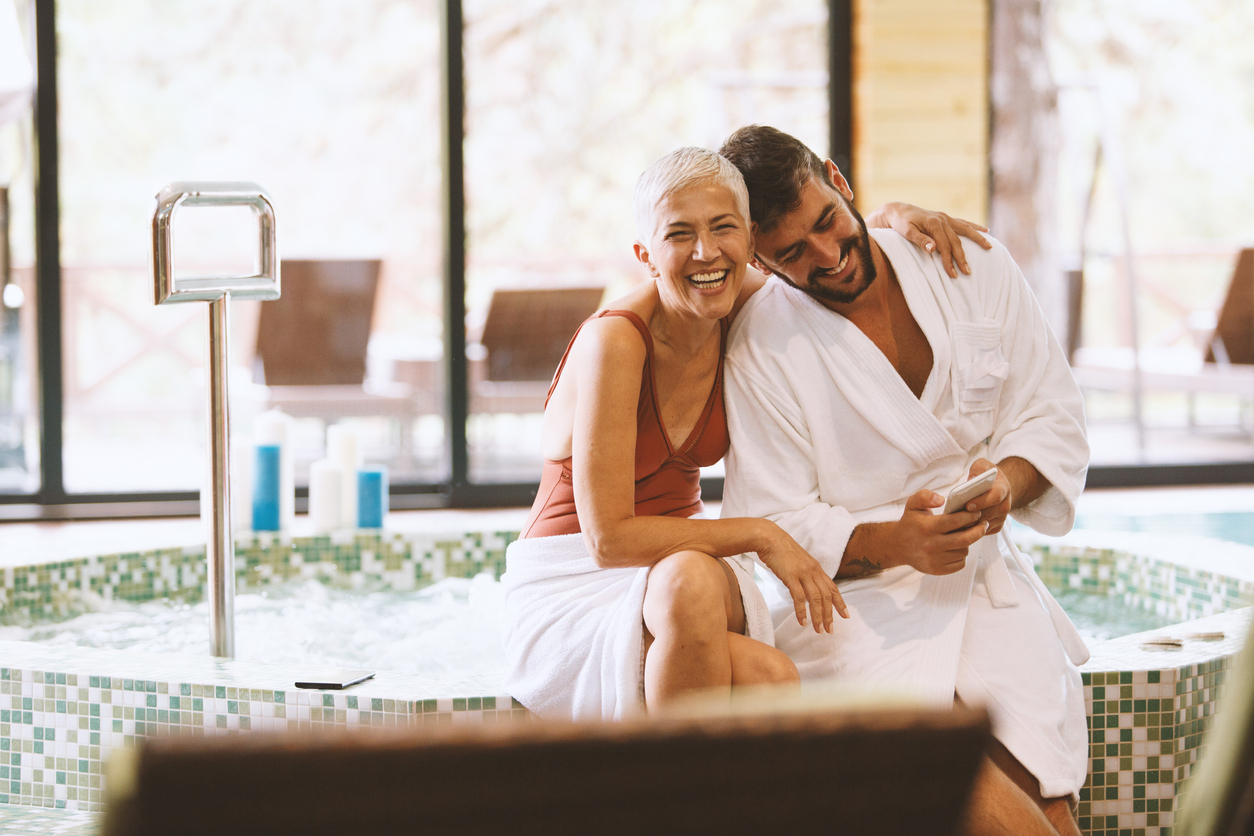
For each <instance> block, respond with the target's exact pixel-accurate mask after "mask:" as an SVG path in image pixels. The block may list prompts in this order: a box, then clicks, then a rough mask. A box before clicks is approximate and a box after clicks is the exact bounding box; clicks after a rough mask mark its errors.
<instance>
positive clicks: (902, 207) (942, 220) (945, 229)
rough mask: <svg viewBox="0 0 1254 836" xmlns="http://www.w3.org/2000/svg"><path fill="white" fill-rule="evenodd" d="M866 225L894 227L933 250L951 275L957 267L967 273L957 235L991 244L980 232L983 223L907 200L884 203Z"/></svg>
mask: <svg viewBox="0 0 1254 836" xmlns="http://www.w3.org/2000/svg"><path fill="white" fill-rule="evenodd" d="M866 225H867V226H868V227H881V228H884V229H893V230H896V231H897V232H899V233H901V234H902V236H904V237H905V239H906V240H907V241H909V242H910V243H912V244H914V245H915V246H916V247H921V248H923V249H925V250H927V251H928V252H929V253H930V252H933V251H935V252H936V254H937V255H939V256H940V259H941V263H942V264H944V265H945V272H947V273H949V277H950V278H951V279H953V278H957V277H958V270H961V271H962V272H963V273H966V274H968V275H969V274H970V273H971V268H970V267H968V266H967V259H966V257H965V256H964V255H963V253H962V242H961V241H959V240H958V236H959V235H961V236H963V237H965V238H970V239H971V240H972V241H974V242H975V243H977V244H979V245H980V246H981V247H983V248H984V249H986V250H988V249H992V246H993V245H992V244H990V243H989V242H988V241H987V240H986V239H985V238H984V236H983V235H981V234H980V233H981V232H988V228H987V227H983V226H980V225H979V224H976V223H971V221H964V220H962V219H961V218H951V217H950V216H949V215H946V214H945V213H944V212H929V211H928V210H926V209H920V208H919V207H918V206H912V205H910V204H909V203H896V202H894V203H885V204H884V205H883V206H881V207H879V208H878V209H876V210H875V211H874V212H872V213H871V214H869V215H867V216H866Z"/></svg>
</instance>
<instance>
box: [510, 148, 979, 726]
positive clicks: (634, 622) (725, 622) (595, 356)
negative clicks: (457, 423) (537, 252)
mask: <svg viewBox="0 0 1254 836" xmlns="http://www.w3.org/2000/svg"><path fill="white" fill-rule="evenodd" d="M635 210H636V224H637V232H638V235H639V240H638V241H637V243H636V245H635V252H636V257H637V258H638V259H639V260H640V261H641V262H642V263H643V264H644V265H645V266H646V267H647V268H648V269H649V272H650V274H651V275H652V276H653V281H651V282H647V283H645V284H643V285H641V286H640V287H638V288H636V289H635V290H634V291H632V292H631V293H629V294H628V295H626V296H624V297H623V298H621V299H619V300H617V301H616V302H614V303H613V304H612V305H610V307H609V309H607V310H605V311H602V312H601V314H599V315H598V316H596V317H593V318H592V319H589V320H588V321H587V322H585V323H584V324H583V325H582V326H581V328H580V330H579V331H578V332H577V333H576V335H575V337H574V338H573V339H572V341H571V345H570V347H569V348H568V349H567V352H566V356H565V357H563V359H562V363H561V365H560V366H559V367H558V370H557V373H556V374H555V375H554V378H553V384H552V386H551V387H550V389H549V397H548V400H547V401H546V406H545V414H544V424H543V430H542V438H541V452H542V454H543V456H544V459H545V465H544V473H543V476H542V479H541V483H540V490H539V493H538V494H537V496H536V501H535V504H534V506H533V507H532V511H531V515H530V517H529V518H528V520H527V524H526V526H525V527H524V530H523V532H522V538H521V539H520V540H518V541H516V542H515V543H513V544H512V545H511V546H510V548H509V551H508V553H507V572H506V574H505V577H504V578H503V581H504V583H505V587H506V595H507V597H506V625H507V627H506V649H507V656H508V658H509V665H510V670H509V672H508V674H507V678H506V690H507V691H508V693H510V694H511V695H513V696H514V697H515V698H516V699H518V700H519V701H520V702H521V703H522V704H523V705H525V706H526V707H527V708H529V709H531V710H532V711H533V712H534V713H536V714H537V715H539V716H541V717H565V718H574V719H584V718H597V719H599V718H605V719H610V718H620V717H622V716H625V715H629V714H633V713H636V712H639V711H640V710H641V709H643V708H645V707H646V706H647V707H649V708H656V707H658V706H660V705H664V704H665V703H666V702H668V701H670V700H672V699H674V698H675V697H677V696H679V695H681V694H683V693H684V692H686V691H692V690H696V689H702V688H712V687H722V688H727V687H728V686H731V685H749V684H762V683H790V682H792V683H795V682H797V681H798V677H797V670H796V668H795V667H794V666H793V664H792V662H791V661H790V660H789V659H788V658H787V657H786V656H785V655H784V654H783V653H781V652H780V651H778V650H776V649H775V648H774V647H773V646H772V642H773V634H772V628H771V622H770V618H769V613H768V611H767V608H766V603H765V601H764V600H763V599H762V595H761V593H760V592H759V591H758V589H757V587H756V586H755V584H754V583H753V565H752V563H751V562H750V561H748V560H746V559H744V558H741V561H736V560H730V559H729V558H732V557H734V556H737V555H743V554H745V553H747V552H755V553H757V555H758V557H759V558H760V560H761V561H762V563H763V564H764V565H765V566H766V567H767V568H768V569H769V570H770V571H772V572H774V573H775V574H776V576H778V577H779V579H780V580H781V581H782V582H783V583H784V584H785V585H786V586H787V588H788V589H789V591H790V592H791V594H792V597H793V602H794V605H795V607H796V611H797V618H798V620H799V621H800V622H801V623H802V624H807V623H809V624H810V625H812V627H813V629H814V630H816V631H819V630H825V631H828V632H830V631H831V629H832V621H833V617H834V611H837V612H839V613H840V614H841V615H847V613H846V612H845V608H844V603H843V601H842V600H841V597H840V593H839V592H838V591H837V589H836V584H835V583H834V582H833V580H832V579H831V578H830V577H828V576H827V575H826V574H825V573H824V572H823V570H822V568H821V567H820V566H819V564H818V562H817V561H816V560H814V558H812V557H811V556H810V555H809V554H808V553H806V552H805V551H804V550H803V549H802V548H801V547H800V546H798V545H797V543H796V542H795V541H794V540H793V539H792V538H791V537H789V536H788V535H787V534H785V533H784V531H783V530H782V529H780V528H779V527H778V526H776V525H775V524H774V523H772V522H770V521H768V520H762V519H723V520H704V519H699V518H698V516H699V514H700V512H701V497H700V482H699V468H700V467H704V466H708V465H711V464H714V463H715V462H716V461H718V460H719V459H721V458H722V457H723V455H724V453H726V451H727V445H728V439H727V427H726V420H725V415H724V412H723V398H722V362H723V352H724V342H725V339H726V334H727V327H728V324H729V322H730V320H731V317H732V316H733V315H734V312H735V311H736V310H737V309H738V308H739V306H740V305H742V304H743V303H744V301H745V300H746V299H747V298H748V296H749V295H750V294H752V293H753V291H754V290H756V289H757V287H759V286H761V283H762V278H761V277H760V276H756V274H755V278H754V279H747V277H746V273H747V269H748V261H749V259H750V257H751V255H752V253H753V227H752V225H751V224H750V222H749V214H748V212H749V197H748V192H747V190H746V189H745V185H744V180H743V179H742V178H741V176H740V172H739V171H737V170H736V168H735V167H734V166H733V165H732V164H731V163H730V162H728V161H727V160H725V159H724V158H722V157H720V156H719V155H717V154H715V153H714V152H712V151H706V150H704V149H699V148H682V149H680V150H678V151H675V152H673V153H671V154H668V155H667V156H665V157H663V158H662V159H660V160H658V161H657V162H656V163H654V164H653V165H652V166H650V167H649V168H648V169H647V170H646V171H645V172H644V174H642V175H641V177H640V180H639V181H638V182H637V184H636V191H635ZM886 214H892V215H893V220H894V221H895V223H893V224H892V225H893V226H895V227H897V228H899V230H900V231H902V232H903V234H905V233H907V232H908V233H910V237H911V239H912V240H916V241H919V240H920V239H919V236H918V231H917V229H915V228H912V227H911V224H912V223H915V224H918V223H919V221H920V219H921V218H923V219H930V221H931V222H933V223H934V222H935V219H936V218H937V217H940V218H943V217H944V216H932V215H930V214H928V213H923V212H922V211H921V210H918V209H915V208H914V207H905V206H900V205H899V207H898V208H897V209H895V210H893V212H892V213H886ZM873 217H874V216H873ZM868 222H871V219H868ZM883 225H888V224H883ZM944 232H945V233H946V234H951V232H952V231H951V230H948V229H946V230H944ZM942 243H947V242H942ZM958 252H961V249H959V250H958Z"/></svg>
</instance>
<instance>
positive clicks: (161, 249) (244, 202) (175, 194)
mask: <svg viewBox="0 0 1254 836" xmlns="http://www.w3.org/2000/svg"><path fill="white" fill-rule="evenodd" d="M184 206H189V207H190V206H247V207H250V208H251V209H252V210H253V211H254V212H255V213H256V215H257V222H258V224H257V225H258V231H259V236H258V242H257V243H258V248H259V253H260V254H259V258H258V270H259V272H257V273H256V274H254V275H251V276H205V277H186V276H184V277H178V276H175V274H174V265H173V251H174V247H173V229H172V227H173V224H174V216H175V214H176V213H177V212H178V210H179V208H180V207H184ZM152 274H153V287H154V299H155V303H156V304H158V305H169V304H174V303H178V302H208V303H209V421H208V425H209V486H210V513H209V515H208V521H209V526H208V528H209V531H208V546H207V549H206V551H205V557H206V560H207V561H208V568H209V572H208V575H209V577H208V590H207V591H208V595H209V650H210V653H212V654H213V655H214V656H220V657H225V658H232V657H234V656H235V537H234V535H233V533H232V531H231V475H230V469H229V465H230V461H231V456H230V421H229V410H228V404H227V392H228V389H227V363H228V360H229V356H230V355H229V351H228V342H227V337H228V334H229V330H230V329H229V324H230V318H229V313H230V308H229V302H230V300H231V297H232V296H234V297H235V298H236V299H258V300H262V301H267V300H274V299H278V298H279V250H278V243H277V237H276V228H275V217H274V206H273V204H271V202H270V196H269V195H268V194H267V193H266V190H265V189H263V188H261V186H258V185H257V184H256V183H244V182H234V183H231V182H179V183H171V184H169V185H168V186H166V187H165V188H163V189H162V190H161V191H160V192H158V193H157V205H156V208H155V209H154V210H153V213H152ZM202 515H203V512H202Z"/></svg>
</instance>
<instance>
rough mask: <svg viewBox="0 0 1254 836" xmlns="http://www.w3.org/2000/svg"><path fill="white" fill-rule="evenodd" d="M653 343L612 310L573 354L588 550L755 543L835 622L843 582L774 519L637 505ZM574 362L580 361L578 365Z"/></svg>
mask: <svg viewBox="0 0 1254 836" xmlns="http://www.w3.org/2000/svg"><path fill="white" fill-rule="evenodd" d="M644 360H645V347H644V343H643V341H642V340H641V339H640V335H639V333H638V332H637V331H636V330H635V328H634V327H632V325H631V324H630V323H629V322H626V321H625V320H623V319H621V318H618V317H605V318H603V319H599V320H595V321H593V322H589V323H588V324H587V325H586V326H584V328H583V330H582V331H581V332H580V334H579V337H578V339H577V340H576V341H575V346H574V348H573V350H572V352H571V359H570V360H569V361H568V366H567V368H568V370H570V371H573V372H574V374H575V382H576V387H577V389H576V394H575V398H576V402H575V416H574V432H573V441H572V455H573V459H574V460H573V462H572V470H573V476H574V492H575V507H576V508H577V509H578V513H579V525H580V528H581V529H582V531H583V538H584V542H585V543H586V544H587V546H588V553H589V554H590V555H591V556H592V558H593V559H594V560H595V561H596V562H597V565H598V566H602V567H605V568H624V567H631V566H652V565H653V564H655V563H657V562H658V561H659V560H662V559H663V558H665V557H668V556H670V555H672V554H676V553H678V552H681V551H697V552H701V553H703V554H708V555H710V556H711V557H732V556H734V555H738V554H742V553H744V552H756V553H757V554H758V556H759V557H760V558H761V559H762V561H763V563H765V564H766V565H767V567H768V568H770V569H771V570H772V571H773V572H775V574H776V575H777V576H779V578H780V580H782V581H783V582H784V583H785V585H787V586H788V588H789V590H790V591H792V592H793V599H794V603H795V604H796V605H797V615H798V619H799V620H800V621H801V623H802V624H804V623H806V619H805V605H806V603H807V602H808V603H809V604H810V609H811V611H812V612H813V613H814V615H815V619H814V620H815V625H814V626H815V629H816V630H818V629H819V625H820V623H822V625H823V627H825V628H827V629H829V630H830V625H831V622H832V609H833V607H835V608H836V609H837V610H839V611H840V612H841V613H842V614H845V613H846V612H847V611H846V610H845V607H844V602H843V601H841V599H840V594H839V592H838V591H837V590H836V585H835V583H834V582H832V581H831V579H830V578H828V577H827V575H826V573H825V572H823V570H822V567H821V566H819V564H818V561H816V560H814V558H812V557H810V555H809V554H807V553H806V552H805V550H803V549H802V548H801V547H800V546H798V545H797V544H796V542H795V541H794V540H793V539H792V538H791V537H789V536H788V535H787V534H785V533H784V531H783V529H781V528H780V527H779V526H777V525H775V523H773V522H770V521H769V520H761V519H752V518H743V519H728V520H693V519H684V518H681V517H662V516H656V517H637V516H636V513H635V480H634V474H635V460H636V405H637V402H638V401H639V397H640V379H641V375H642V373H643V370H644ZM572 364H573V368H572V367H571V366H572Z"/></svg>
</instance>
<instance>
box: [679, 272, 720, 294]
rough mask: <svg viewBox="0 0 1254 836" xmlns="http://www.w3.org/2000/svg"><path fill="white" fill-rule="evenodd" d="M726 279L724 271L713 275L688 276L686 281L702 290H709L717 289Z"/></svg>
mask: <svg viewBox="0 0 1254 836" xmlns="http://www.w3.org/2000/svg"><path fill="white" fill-rule="evenodd" d="M726 278H727V271H726V270H719V271H717V272H715V273H698V274H697V275H695V276H689V277H688V281H690V282H692V283H693V284H695V285H696V286H697V287H699V288H701V289H702V290H709V289H711V288H715V287H718V286H719V285H721V284H722V283H723V280H724V279H726Z"/></svg>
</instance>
